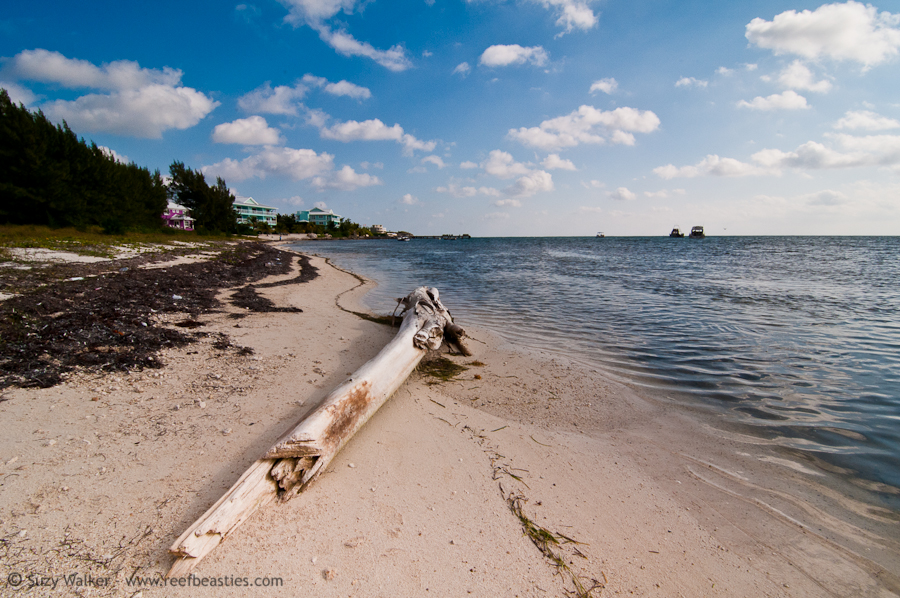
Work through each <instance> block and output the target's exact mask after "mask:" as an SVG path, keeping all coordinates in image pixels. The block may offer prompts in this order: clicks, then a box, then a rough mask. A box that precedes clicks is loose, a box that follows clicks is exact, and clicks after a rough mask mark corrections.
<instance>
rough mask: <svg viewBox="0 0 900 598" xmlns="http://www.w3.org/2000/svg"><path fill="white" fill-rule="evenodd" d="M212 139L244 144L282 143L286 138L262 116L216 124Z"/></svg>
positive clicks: (220, 141)
mask: <svg viewBox="0 0 900 598" xmlns="http://www.w3.org/2000/svg"><path fill="white" fill-rule="evenodd" d="M212 139H213V141H215V142H216V143H240V144H243V145H280V144H282V143H284V139H283V138H282V136H281V133H279V132H278V129H273V128H272V127H270V126H269V124H268V123H267V122H266V119H264V118H263V117H261V116H251V117H250V118H239V119H237V120H235V121H232V122H230V123H222V124H220V125H216V128H215V129H213V134H212Z"/></svg>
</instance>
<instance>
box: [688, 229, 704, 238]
mask: <svg viewBox="0 0 900 598" xmlns="http://www.w3.org/2000/svg"><path fill="white" fill-rule="evenodd" d="M704 237H706V235H705V234H704V233H703V227H702V226H694V227H691V238H692V239H703V238H704Z"/></svg>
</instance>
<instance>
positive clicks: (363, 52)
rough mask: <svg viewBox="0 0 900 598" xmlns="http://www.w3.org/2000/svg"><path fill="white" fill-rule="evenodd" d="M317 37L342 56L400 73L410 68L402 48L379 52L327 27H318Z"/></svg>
mask: <svg viewBox="0 0 900 598" xmlns="http://www.w3.org/2000/svg"><path fill="white" fill-rule="evenodd" d="M316 30H317V31H318V32H319V37H320V38H321V39H322V41H324V42H325V43H326V44H328V45H329V46H331V47H332V48H334V50H335V51H336V52H337V53H338V54H341V55H342V56H363V57H365V58H370V59H372V60H374V61H375V62H377V63H378V64H380V65H381V66H383V67H384V68H386V69H388V70H389V71H394V72H401V71H405V70H406V69H408V68H410V67H411V66H412V62H411V61H410V60H409V58H407V57H406V50H404V49H403V47H402V46H399V45H397V46H392V47H391V48H390V49H388V50H379V49H377V48H375V47H373V46H372V45H371V44H369V43H367V42H361V41H359V40H357V39H356V38H354V37H353V36H352V35H350V34H349V33H347V32H346V31H345V30H340V31H332V30H331V29H328V28H327V27H324V26H322V27H318V28H316Z"/></svg>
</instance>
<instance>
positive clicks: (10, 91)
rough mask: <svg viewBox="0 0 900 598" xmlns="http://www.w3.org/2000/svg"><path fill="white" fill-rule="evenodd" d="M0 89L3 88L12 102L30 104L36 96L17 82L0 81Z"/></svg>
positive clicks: (35, 99)
mask: <svg viewBox="0 0 900 598" xmlns="http://www.w3.org/2000/svg"><path fill="white" fill-rule="evenodd" d="M0 89H5V90H6V93H7V95H9V99H10V101H12V103H13V104H24V105H26V106H31V104H33V103H34V102H35V101H37V99H38V97H37V96H36V95H35V94H34V92H32V91H31V90H30V89H28V88H27V87H22V86H21V85H19V84H18V83H10V82H8V81H0Z"/></svg>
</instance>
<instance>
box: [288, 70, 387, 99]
mask: <svg viewBox="0 0 900 598" xmlns="http://www.w3.org/2000/svg"><path fill="white" fill-rule="evenodd" d="M303 82H304V83H306V84H307V85H310V86H315V87H321V88H323V89H324V90H325V92H326V93H330V94H331V95H333V96H346V97H348V98H354V99H356V100H367V99H369V98H371V97H372V92H371V91H370V90H369V88H368V87H362V86H360V85H356V84H355V83H350V82H349V81H343V80H341V81H338V82H337V83H331V82H330V81H328V79H326V78H325V77H316V76H314V75H311V74H306V75H303Z"/></svg>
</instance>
